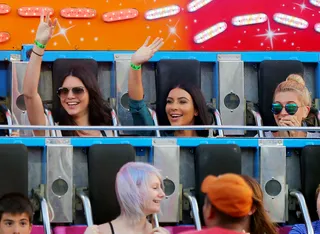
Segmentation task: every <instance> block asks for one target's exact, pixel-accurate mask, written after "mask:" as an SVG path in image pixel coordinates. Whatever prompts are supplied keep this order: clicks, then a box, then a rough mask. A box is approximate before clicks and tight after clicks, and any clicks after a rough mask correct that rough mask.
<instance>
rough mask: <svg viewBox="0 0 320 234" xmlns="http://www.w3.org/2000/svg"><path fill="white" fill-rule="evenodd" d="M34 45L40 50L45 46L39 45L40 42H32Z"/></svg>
mask: <svg viewBox="0 0 320 234" xmlns="http://www.w3.org/2000/svg"><path fill="white" fill-rule="evenodd" d="M34 44H35V45H36V46H37V47H38V48H40V49H44V48H46V46H45V45H43V44H41V43H40V42H38V41H37V40H34Z"/></svg>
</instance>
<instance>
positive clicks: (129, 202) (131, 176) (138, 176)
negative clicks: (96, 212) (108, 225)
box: [116, 162, 162, 222]
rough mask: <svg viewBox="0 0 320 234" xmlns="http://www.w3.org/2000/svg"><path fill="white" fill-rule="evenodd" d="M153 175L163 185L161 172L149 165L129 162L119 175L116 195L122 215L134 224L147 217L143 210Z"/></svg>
mask: <svg viewBox="0 0 320 234" xmlns="http://www.w3.org/2000/svg"><path fill="white" fill-rule="evenodd" d="M151 174H155V175H156V176H157V177H158V178H159V179H160V181H161V183H162V176H161V174H160V171H159V170H158V169H157V168H155V167H154V166H152V165H150V164H148V163H141V162H129V163H127V164H125V165H124V166H122V167H121V169H120V170H119V172H118V173H117V178H116V194H117V198H118V202H119V205H120V207H121V214H122V215H124V216H126V217H128V218H129V219H130V220H133V222H134V221H139V220H140V219H141V218H142V217H144V216H146V214H145V213H144V212H143V209H144V204H145V198H146V196H147V193H148V192H147V191H148V187H149V181H148V180H149V177H150V175H151Z"/></svg>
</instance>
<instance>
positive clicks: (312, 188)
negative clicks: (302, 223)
mask: <svg viewBox="0 0 320 234" xmlns="http://www.w3.org/2000/svg"><path fill="white" fill-rule="evenodd" d="M319 155H320V146H317V145H310V146H305V147H304V148H303V149H302V152H301V184H302V193H303V195H304V197H305V200H306V203H307V207H308V209H309V214H310V217H311V219H312V220H314V221H315V220H318V219H319V217H318V215H317V202H316V197H315V194H316V189H317V188H318V185H319V184H320V170H319V165H320V157H319Z"/></svg>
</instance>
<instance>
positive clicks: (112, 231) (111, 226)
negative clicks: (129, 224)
mask: <svg viewBox="0 0 320 234" xmlns="http://www.w3.org/2000/svg"><path fill="white" fill-rule="evenodd" d="M109 225H110V229H111V233H112V234H115V233H114V229H113V225H112V223H111V222H109Z"/></svg>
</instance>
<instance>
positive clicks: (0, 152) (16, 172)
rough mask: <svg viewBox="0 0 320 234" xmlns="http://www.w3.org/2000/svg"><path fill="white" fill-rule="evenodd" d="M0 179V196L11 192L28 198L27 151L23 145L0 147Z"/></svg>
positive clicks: (3, 145) (4, 145)
mask: <svg viewBox="0 0 320 234" xmlns="http://www.w3.org/2000/svg"><path fill="white" fill-rule="evenodd" d="M0 178H1V179H0V196H2V195H4V194H6V193H12V192H14V193H22V194H24V195H25V196H28V149H27V147H26V146H25V145H23V144H1V145H0Z"/></svg>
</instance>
